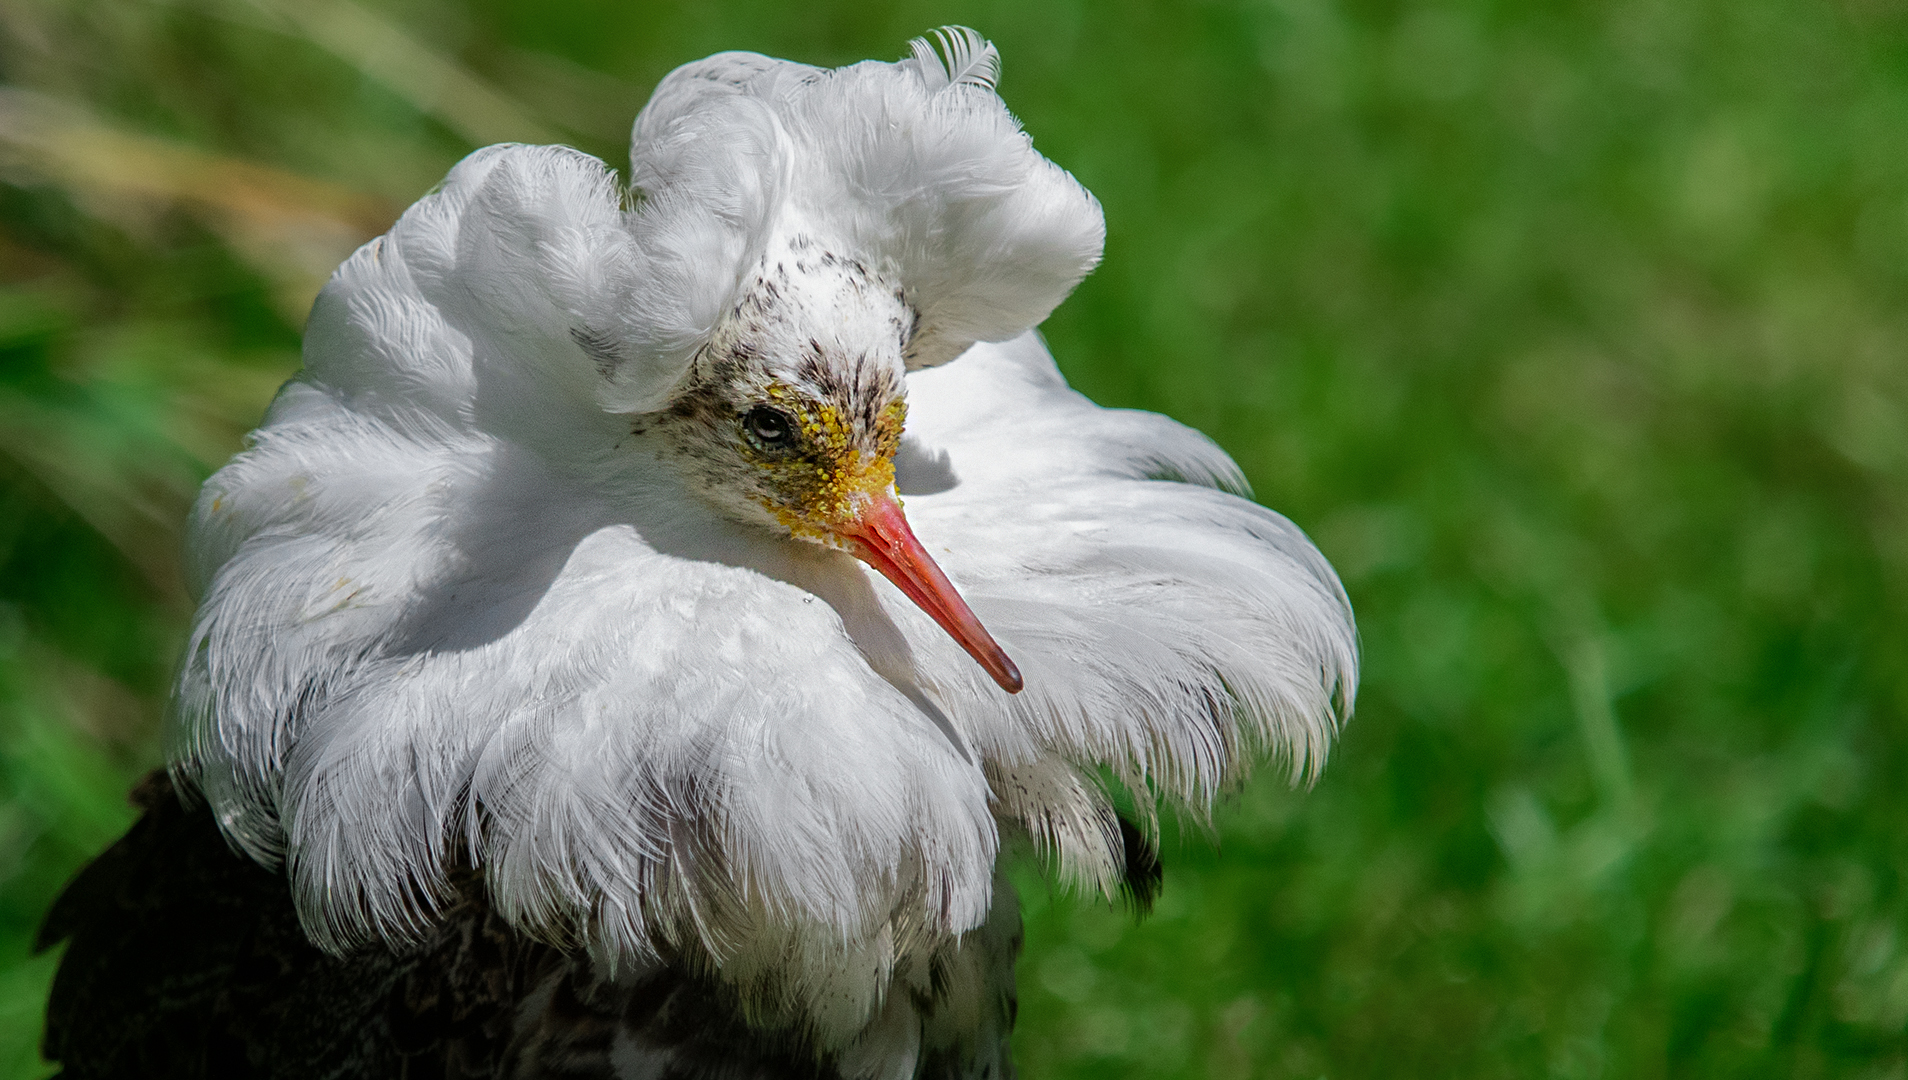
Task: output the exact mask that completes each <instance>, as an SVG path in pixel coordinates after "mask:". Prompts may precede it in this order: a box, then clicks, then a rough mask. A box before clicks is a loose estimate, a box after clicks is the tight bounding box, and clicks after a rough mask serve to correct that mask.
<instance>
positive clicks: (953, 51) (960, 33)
mask: <svg viewBox="0 0 1908 1080" xmlns="http://www.w3.org/2000/svg"><path fill="white" fill-rule="evenodd" d="M933 34H934V39H933V40H932V41H930V40H928V39H927V38H925V37H918V38H915V39H914V40H913V41H910V42H908V49H909V51H910V52H912V53H913V54H914V64H915V67H916V68H917V69H918V70H919V71H920V72H921V81H922V82H925V83H926V84H927V88H928V89H929V90H937V91H938V90H943V89H945V88H947V87H949V86H972V87H974V88H976V89H979V90H985V91H987V92H988V93H990V94H991V93H994V88H995V87H997V86H999V85H1000V52H999V51H998V50H997V49H995V48H994V43H993V42H991V41H988V40H987V39H986V38H984V37H982V36H980V35H979V34H978V33H975V32H974V31H972V30H969V29H968V28H967V27H965V26H943V27H941V28H940V29H938V30H935V31H933Z"/></svg>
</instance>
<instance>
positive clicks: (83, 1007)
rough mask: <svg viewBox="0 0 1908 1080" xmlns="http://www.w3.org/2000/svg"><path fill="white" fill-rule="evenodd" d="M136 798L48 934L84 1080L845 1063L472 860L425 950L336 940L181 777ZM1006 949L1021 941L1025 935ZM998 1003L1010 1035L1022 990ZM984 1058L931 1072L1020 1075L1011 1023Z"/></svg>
mask: <svg viewBox="0 0 1908 1080" xmlns="http://www.w3.org/2000/svg"><path fill="white" fill-rule="evenodd" d="M133 801H134V803H135V804H136V805H137V806H138V807H139V808H140V809H141V810H143V811H144V816H143V817H141V819H140V820H139V822H138V823H137V824H136V825H134V826H133V828H132V829H131V831H129V832H128V833H127V834H126V835H125V836H124V837H122V838H121V839H120V840H119V842H118V843H116V844H114V845H113V846H112V847H111V848H109V849H107V851H106V852H105V853H104V854H102V855H101V856H100V857H99V858H98V859H96V860H95V861H94V862H93V863H92V865H91V866H88V867H87V868H86V869H85V870H84V871H83V872H82V873H81V874H80V875H79V877H77V878H76V879H75V880H74V881H73V883H72V884H71V885H69V886H68V887H67V889H66V891H65V893H64V894H63V895H62V896H61V897H60V899H59V901H58V903H56V904H55V905H54V907H53V910H52V911H51V912H50V913H49V914H48V916H47V919H46V922H45V925H44V926H43V927H42V929H41V932H40V940H39V947H40V948H41V949H47V948H52V947H54V946H56V945H59V944H60V943H62V942H64V943H66V949H67V951H66V955H65V957H64V958H63V959H62V961H61V964H60V968H59V974H58V976H57V978H56V979H55V981H54V985H53V995H52V999H51V1002H50V1004H49V1006H48V1010H47V1029H46V1041H45V1045H44V1050H45V1053H46V1056H47V1058H48V1060H50V1061H55V1062H58V1063H59V1064H60V1066H61V1072H60V1074H59V1075H60V1076H61V1077H63V1078H65V1080H108V1078H111V1080H118V1078H129V1080H130V1078H139V1080H171V1078H175V1077H176V1078H188V1077H189V1078H193V1080H201V1078H206V1077H218V1078H220V1080H227V1078H229V1080H246V1078H254V1077H255V1078H259V1080H328V1078H338V1080H343V1078H351V1080H360V1078H364V1080H371V1078H380V1080H381V1078H385V1077H392V1078H396V1077H403V1078H406V1080H424V1078H430V1080H435V1078H437V1077H444V1078H447V1080H449V1078H464V1077H470V1078H476V1077H483V1078H490V1077H500V1078H501V1077H524V1078H529V1077H566V1078H575V1080H591V1078H598V1077H601V1078H609V1077H624V1076H644V1077H658V1078H662V1077H668V1078H673V1080H718V1078H720V1080H755V1078H760V1080H770V1078H773V1080H806V1078H814V1080H832V1078H834V1077H839V1076H841V1075H842V1074H841V1072H840V1070H839V1069H838V1067H837V1063H836V1062H834V1061H832V1060H831V1059H830V1058H829V1057H828V1056H826V1055H822V1054H818V1053H817V1052H816V1051H815V1050H814V1049H813V1048H812V1047H810V1046H808V1045H806V1044H805V1043H804V1042H803V1041H802V1040H801V1039H800V1038H799V1037H798V1036H796V1035H793V1034H791V1033H787V1032H783V1033H777V1032H771V1031H763V1030H761V1029H759V1028H756V1027H752V1026H750V1025H749V1024H748V1023H746V1022H745V1021H744V1020H743V1018H742V1017H741V1015H740V1011H739V1009H738V1007H737V1002H736V1000H735V995H734V993H733V991H731V990H729V989H727V988H725V987H723V986H721V985H720V984H718V983H716V982H714V981H711V980H709V979H705V978H699V977H697V976H696V975H694V974H692V973H690V972H687V971H685V970H683V969H682V968H680V967H677V966H672V965H668V964H658V965H654V966H652V967H650V968H648V969H646V970H641V971H637V970H625V971H623V972H621V973H620V974H619V976H618V977H616V978H607V977H604V976H603V975H602V974H600V973H598V972H597V971H595V970H594V969H593V968H592V965H591V964H590V962H589V961H588V959H587V958H585V957H583V956H581V955H578V954H573V953H566V952H564V951H562V950H559V949H556V948H554V947H552V946H550V945H548V944H545V943H542V942H538V941H533V940H530V939H528V938H526V937H524V936H523V935H522V934H519V933H517V932H516V931H514V930H512V929H511V928H510V927H509V926H507V925H505V923H504V922H503V920H502V919H501V918H499V917H497V916H496V915H495V914H494V913H492V911H491V910H490V907H489V905H488V903H487V902H486V901H485V899H484V892H483V888H482V881H481V878H480V877H479V876H478V875H477V874H475V873H471V872H469V871H464V872H462V873H460V874H458V875H457V884H458V890H457V898H456V900H455V901H454V902H453V903H452V904H451V905H450V907H449V908H448V909H446V910H445V912H444V915H443V918H442V920H441V921H440V922H439V923H438V924H437V925H436V926H435V927H434V928H433V929H432V931H431V933H430V934H429V936H428V937H427V938H426V939H425V940H424V941H423V943H422V944H420V945H419V946H417V947H416V948H414V949H410V950H406V951H403V952H393V951H391V950H388V949H385V948H381V947H371V948H367V949H364V950H360V951H358V952H356V953H353V954H352V955H350V956H346V957H342V958H341V957H334V956H330V955H327V954H326V953H323V952H321V951H319V950H318V949H317V948H315V947H314V946H313V945H312V944H311V943H310V942H309V941H308V940H307V939H306V937H305V933H304V930H303V929H302V928H301V927H300V926H299V922H298V915H297V912H296V911H295V910H294V908H293V906H292V901H291V894H290V891H289V890H288V888H287V886H286V881H285V878H284V875H283V874H282V873H276V872H273V871H270V870H266V869H264V868H262V867H260V866H259V865H258V864H256V863H254V862H252V861H251V860H250V859H247V858H245V857H243V856H241V855H238V854H235V853H234V852H233V851H232V850H231V848H230V847H229V846H228V845H227V844H226V843H225V840H224V839H223V838H222V837H221V836H220V835H219V831H218V828H217V826H216V825H215V824H214V822H213V820H212V815H211V813H210V811H208V810H207V809H206V808H205V807H204V806H203V805H196V806H191V807H187V806H185V805H184V804H182V803H181V801H180V800H179V799H178V798H177V796H176V795H175V793H174V791H173V788H172V785H171V783H170V781H168V779H167V778H166V775H165V774H164V773H153V774H152V775H151V776H149V777H147V778H146V780H145V781H144V782H143V783H141V784H140V785H139V787H138V788H137V789H136V790H135V791H134V792H133ZM1000 945H1001V946H1002V947H1003V948H1004V949H1006V950H1008V951H1009V952H1018V950H1019V940H1018V935H1017V934H1015V935H1013V937H1012V939H1011V940H1009V941H1003V942H1001V943H1000ZM920 1004H921V1005H922V1006H923V1010H922V1011H923V1012H931V1011H932V1009H933V1007H934V1005H935V1003H934V1002H932V1001H924V1002H921V1003H920ZM998 1004H999V1007H1000V1009H1001V1010H1002V1015H1001V1016H1000V1017H999V1024H998V1026H997V1028H996V1030H998V1031H1000V1032H1001V1033H1002V1034H1003V1036H1004V1034H1005V1033H1006V1032H1007V1031H1008V1030H1009V1029H1010V1028H1011V1026H1012V1022H1013V1021H1012V1009H1013V999H1012V993H1011V988H1009V990H1008V992H1007V994H1006V995H1005V996H1003V997H1002V998H1001V999H1000V1000H999V1003H998ZM980 1056H981V1057H982V1058H984V1059H987V1060H984V1061H981V1062H978V1063H974V1062H967V1063H963V1062H961V1061H958V1060H956V1059H955V1057H953V1056H951V1055H941V1056H938V1057H937V1056H935V1055H929V1056H928V1057H927V1058H926V1059H925V1060H924V1061H923V1062H922V1066H921V1071H920V1073H919V1074H918V1075H920V1076H922V1077H925V1078H942V1077H945V1078H949V1080H952V1078H955V1077H967V1076H975V1077H980V1076H988V1075H993V1076H1005V1075H1010V1072H1009V1070H1008V1069H1007V1067H1006V1066H1005V1065H1004V1064H996V1060H997V1061H998V1062H1000V1063H1004V1062H1005V1061H1006V1047H1005V1045H1004V1040H1003V1044H1002V1045H1001V1046H1000V1047H999V1048H998V1057H997V1059H996V1055H995V1054H988V1053H983V1054H982V1055H980ZM964 1065H965V1066H967V1067H964ZM969 1067H974V1068H976V1070H977V1071H969ZM990 1069H991V1070H992V1071H991V1072H990Z"/></svg>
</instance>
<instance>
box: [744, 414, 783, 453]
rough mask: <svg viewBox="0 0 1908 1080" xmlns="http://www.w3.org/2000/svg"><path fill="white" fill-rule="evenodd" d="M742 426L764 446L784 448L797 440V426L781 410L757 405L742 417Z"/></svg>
mask: <svg viewBox="0 0 1908 1080" xmlns="http://www.w3.org/2000/svg"><path fill="white" fill-rule="evenodd" d="M742 426H743V427H745V428H747V429H748V432H749V434H750V435H752V436H754V437H755V440H756V441H757V442H759V443H761V444H762V445H763V446H768V447H783V446H787V445H789V444H790V443H791V442H793V441H794V440H795V425H794V424H792V423H790V422H789V419H788V415H787V414H786V413H784V412H782V411H781V410H780V409H771V408H769V407H768V406H767V405H757V406H756V407H755V408H753V409H750V410H749V411H748V414H747V415H745V416H743V417H742Z"/></svg>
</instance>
